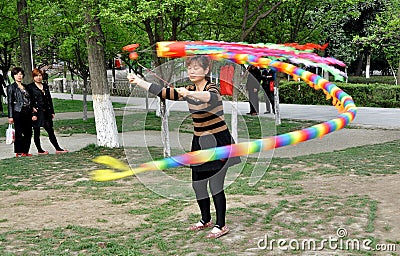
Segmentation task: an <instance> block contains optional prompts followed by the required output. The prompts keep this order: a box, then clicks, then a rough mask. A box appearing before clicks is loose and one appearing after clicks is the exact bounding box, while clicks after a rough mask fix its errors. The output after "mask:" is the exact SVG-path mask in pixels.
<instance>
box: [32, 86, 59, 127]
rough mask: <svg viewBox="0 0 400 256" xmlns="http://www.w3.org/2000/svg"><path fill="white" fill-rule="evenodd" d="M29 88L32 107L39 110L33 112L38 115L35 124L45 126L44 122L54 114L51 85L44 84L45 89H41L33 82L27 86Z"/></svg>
mask: <svg viewBox="0 0 400 256" xmlns="http://www.w3.org/2000/svg"><path fill="white" fill-rule="evenodd" d="M27 89H28V91H29V93H30V95H31V100H32V107H33V108H34V109H36V110H37V112H34V113H33V115H36V116H37V121H36V122H35V123H34V126H43V123H44V122H45V121H46V120H51V119H52V114H54V108H53V100H52V98H51V95H50V90H49V86H48V85H47V84H43V90H40V89H39V88H38V87H37V86H36V84H35V83H31V84H29V85H28V86H27Z"/></svg>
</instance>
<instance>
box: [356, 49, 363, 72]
mask: <svg viewBox="0 0 400 256" xmlns="http://www.w3.org/2000/svg"><path fill="white" fill-rule="evenodd" d="M363 61H364V55H363V54H361V56H360V57H359V58H358V65H357V70H356V76H361V71H362V64H363Z"/></svg>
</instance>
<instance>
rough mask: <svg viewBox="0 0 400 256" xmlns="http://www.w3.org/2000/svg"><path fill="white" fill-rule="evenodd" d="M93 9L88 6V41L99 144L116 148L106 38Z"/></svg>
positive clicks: (115, 128) (116, 134)
mask: <svg viewBox="0 0 400 256" xmlns="http://www.w3.org/2000/svg"><path fill="white" fill-rule="evenodd" d="M92 11H93V9H92V8H91V7H87V13H86V23H87V24H89V30H88V32H87V38H86V43H87V47H88V61H89V73H90V83H91V87H92V99H93V110H94V117H95V122H96V132H97V145H99V146H105V147H110V148H114V147H119V141H118V130H117V125H116V121H115V113H114V109H113V106H112V102H111V98H110V88H109V87H108V83H107V70H106V61H105V53H104V43H105V38H104V34H103V31H102V29H101V25H100V20H99V18H98V17H97V15H96V14H93V13H92Z"/></svg>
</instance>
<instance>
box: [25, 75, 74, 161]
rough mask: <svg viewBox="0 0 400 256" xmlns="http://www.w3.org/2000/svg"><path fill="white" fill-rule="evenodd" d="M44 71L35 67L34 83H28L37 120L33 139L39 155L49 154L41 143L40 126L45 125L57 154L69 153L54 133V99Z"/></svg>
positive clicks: (34, 125)
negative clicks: (61, 145) (45, 79)
mask: <svg viewBox="0 0 400 256" xmlns="http://www.w3.org/2000/svg"><path fill="white" fill-rule="evenodd" d="M42 75H43V71H41V70H39V69H36V68H35V69H34V70H33V71H32V78H33V81H34V82H33V83H31V84H29V85H28V87H27V88H28V91H29V93H30V95H31V98H32V107H33V109H34V115H35V116H36V117H37V120H36V121H34V122H33V141H34V142H35V145H36V148H37V150H38V154H39V155H47V154H49V152H48V151H46V150H43V148H42V146H41V143H40V127H43V128H44V129H45V130H46V132H47V134H48V135H49V139H50V142H51V144H53V146H54V148H55V149H56V153H57V154H61V153H67V152H68V150H64V149H62V148H61V147H60V146H59V145H58V142H57V138H56V136H55V134H54V129H53V118H54V108H53V100H52V99H51V95H50V90H49V86H48V85H47V84H44V83H42V80H43V76H42Z"/></svg>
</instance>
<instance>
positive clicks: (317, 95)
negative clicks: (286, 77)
mask: <svg viewBox="0 0 400 256" xmlns="http://www.w3.org/2000/svg"><path fill="white" fill-rule="evenodd" d="M335 84H336V85H337V86H338V87H339V88H340V89H342V90H343V91H344V92H346V93H347V94H349V95H350V96H351V97H352V98H353V100H354V102H355V104H356V106H359V107H382V108H398V107H400V86H396V85H385V84H348V83H335ZM279 97H280V103H286V104H306V105H331V104H332V101H331V100H326V97H325V94H324V93H323V92H322V90H314V89H311V88H310V87H309V86H308V85H307V84H306V83H304V82H282V81H281V84H280V85H279Z"/></svg>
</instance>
